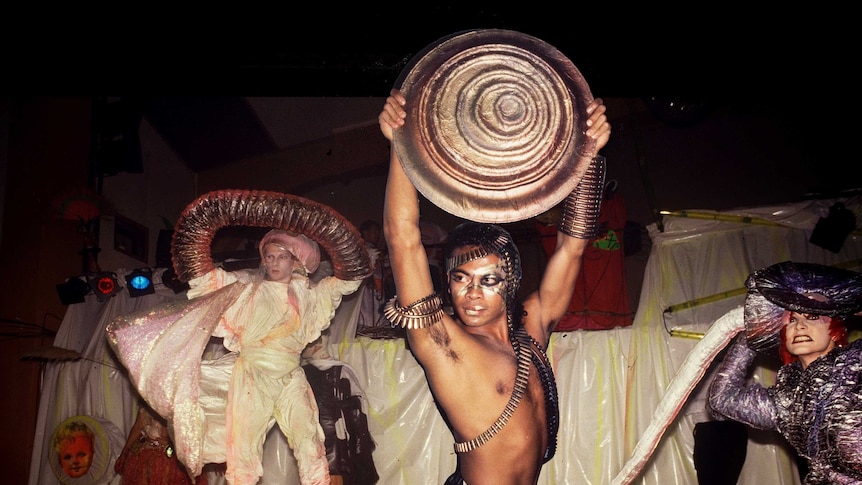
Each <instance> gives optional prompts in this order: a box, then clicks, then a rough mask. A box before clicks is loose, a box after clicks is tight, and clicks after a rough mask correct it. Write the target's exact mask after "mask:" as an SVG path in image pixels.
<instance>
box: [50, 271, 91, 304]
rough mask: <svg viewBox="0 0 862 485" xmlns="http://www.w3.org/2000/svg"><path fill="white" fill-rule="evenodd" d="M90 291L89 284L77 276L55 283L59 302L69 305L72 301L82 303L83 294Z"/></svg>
mask: <svg viewBox="0 0 862 485" xmlns="http://www.w3.org/2000/svg"><path fill="white" fill-rule="evenodd" d="M89 292H90V285H88V284H87V282H86V281H84V280H82V279H81V278H80V277H78V276H72V277H71V278H69V279H67V280H66V281H65V282H63V283H60V284H59V285H57V294H58V295H59V296H60V303H62V304H64V305H71V304H73V303H84V296H86V295H87V293H89Z"/></svg>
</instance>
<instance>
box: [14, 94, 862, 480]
mask: <svg viewBox="0 0 862 485" xmlns="http://www.w3.org/2000/svg"><path fill="white" fill-rule="evenodd" d="M607 104H608V107H609V114H610V116H611V118H612V123H613V126H614V132H613V137H612V141H611V142H610V144H609V145H608V146H607V147H606V148H605V150H604V152H605V155H607V157H608V160H609V169H608V178H609V180H610V179H613V180H616V181H617V182H618V187H619V191H618V193H619V194H620V195H621V196H623V197H624V198H625V200H626V204H627V209H628V213H629V218H630V219H631V220H633V221H636V222H637V223H639V224H640V225H641V226H645V225H647V224H651V223H655V222H657V221H658V220H659V219H658V218H657V216H656V214H657V211H658V210H660V209H666V210H680V209H704V210H708V209H728V208H733V207H741V206H756V205H764V204H773V203H781V202H787V201H796V200H799V199H800V198H802V197H804V196H805V194H808V193H811V192H817V191H828V190H832V189H837V188H848V187H853V185H852V184H857V185H858V180H859V179H858V176H855V175H854V174H855V172H854V170H855V169H854V168H851V166H850V164H835V163H831V162H832V161H833V160H839V159H840V158H839V157H837V156H836V154H835V153H831V152H830V150H835V148H834V147H830V146H819V145H818V146H817V147H816V150H815V147H814V141H817V140H812V139H811V137H810V136H803V135H807V133H808V130H806V129H803V127H805V123H806V122H807V120H806V113H805V112H800V110H799V109H797V107H796V106H791V107H788V108H783V109H778V110H776V109H774V108H775V107H774V106H773V105H769V104H752V105H742V103H737V104H730V105H723V106H721V107H719V108H717V109H716V110H714V111H713V112H712V113H711V114H710V116H709V117H707V118H706V119H704V120H702V121H699V122H697V123H694V124H692V125H691V126H682V127H679V126H670V125H669V124H667V123H666V122H664V121H662V120H661V119H659V118H658V117H657V116H656V115H655V114H654V113H653V112H651V111H650V110H649V109H647V107H646V106H645V105H644V103H643V101H642V100H640V99H608V100H607ZM0 108H3V109H4V110H5V111H4V113H3V116H0V120H3V125H2V126H0V129H3V130H5V133H6V136H5V137H0V141H3V140H5V141H3V143H2V144H0V151H2V152H3V153H2V156H0V159H2V160H4V161H5V170H6V178H5V184H0V186H2V187H3V194H2V195H3V197H2V201H3V209H4V212H3V219H2V240H0V274H2V275H3V277H4V291H3V292H2V293H0V309H2V310H0V318H2V319H3V322H13V323H11V324H9V323H4V326H5V327H7V328H8V329H9V331H10V333H13V334H14V335H13V338H10V339H6V340H2V341H0V356H2V357H0V358H2V359H3V361H2V362H0V364H2V371H0V372H2V375H3V382H4V384H5V386H4V389H5V393H4V396H3V398H2V399H0V413H2V416H3V418H2V419H3V424H4V425H5V429H8V430H9V435H8V439H7V440H4V441H3V444H2V445H0V446H2V448H0V452H2V453H3V454H4V456H6V457H7V458H8V460H7V463H8V467H7V480H8V481H9V483H24V482H25V480H26V474H27V472H28V463H29V460H30V453H31V449H30V448H31V446H32V443H33V437H32V434H33V429H34V424H35V423H34V411H35V409H36V403H37V402H38V392H39V378H40V368H39V364H38V361H33V360H26V361H25V360H22V359H21V357H22V356H23V355H24V354H25V353H27V352H28V351H32V350H34V349H44V348H45V346H49V345H50V343H51V338H50V336H51V334H52V333H53V331H55V330H56V328H57V326H58V325H59V323H60V321H61V319H62V316H63V314H64V312H65V307H63V306H62V304H61V303H60V302H59V299H58V296H57V293H56V287H55V285H56V284H57V283H60V282H62V281H64V280H65V279H66V278H68V277H69V276H71V275H77V274H80V272H81V269H82V268H81V258H80V255H78V254H77V251H78V250H79V249H80V248H81V237H80V234H79V233H77V232H76V231H75V227H74V226H73V225H70V224H68V223H63V222H62V221H59V220H56V219H55V218H53V217H52V216H51V214H50V210H49V209H48V207H49V205H50V201H51V199H52V197H53V195H54V193H55V192H56V191H58V190H60V189H62V188H65V187H67V186H70V185H84V184H86V183H87V169H88V157H89V138H90V115H91V100H90V99H89V98H46V97H41V98H4V102H3V103H0ZM791 108H792V109H791ZM140 135H141V141H142V145H143V156H144V167H145V168H144V173H141V174H127V173H121V174H120V175H117V176H114V177H110V178H107V179H105V180H104V193H105V194H106V195H107V196H108V197H109V198H110V199H112V201H113V202H114V204H115V205H116V206H117V209H118V212H119V213H120V214H122V215H124V216H126V217H128V218H130V219H132V220H134V221H136V222H138V223H140V224H142V225H144V226H146V227H147V228H148V230H149V234H148V242H149V251H148V255H147V258H146V259H147V261H146V263H145V262H144V261H139V260H135V259H134V258H129V257H127V256H126V255H123V254H119V253H116V252H114V251H113V249H112V248H113V236H112V231H111V230H110V224H111V220H110V218H106V219H105V220H104V221H103V231H102V234H101V245H102V247H103V252H102V253H101V254H100V259H99V262H100V264H101V266H102V268H103V269H112V270H113V269H117V268H126V269H131V268H133V267H138V266H144V265H153V264H154V262H155V242H156V238H157V237H158V231H159V230H160V229H162V228H163V227H164V226H163V223H162V220H161V218H162V217H164V218H166V219H168V220H169V221H171V222H175V221H176V218H177V217H178V216H179V214H180V212H181V211H182V210H183V208H184V207H185V206H186V205H187V204H188V203H189V202H191V201H192V200H193V199H194V198H195V197H196V196H197V195H199V194H201V193H203V192H206V191H209V190H215V189H220V188H255V189H268V190H280V191H287V190H296V194H297V195H302V196H307V197H309V198H312V199H314V200H317V201H319V202H322V203H326V204H327V205H330V206H332V207H333V208H335V209H336V210H338V211H340V212H342V213H343V214H344V215H345V216H346V217H348V218H349V219H350V220H352V221H354V222H355V223H357V224H358V223H360V222H361V221H362V220H364V219H365V218H376V219H380V218H381V212H382V196H383V186H384V183H385V166H386V165H385V164H386V157H387V156H388V146H387V145H386V143H385V140H383V139H382V137H381V136H380V134H379V132H378V131H377V130H376V127H373V126H372V127H364V128H359V129H357V130H353V131H348V132H345V133H340V134H338V135H335V136H332V137H329V138H326V139H322V140H318V141H315V142H311V143H308V144H305V145H302V146H298V147H294V148H292V149H290V150H286V151H284V152H283V153H280V154H275V155H273V156H269V157H262V158H261V159H256V160H246V161H242V162H240V163H238V164H236V165H235V166H230V167H223V168H221V169H219V170H217V171H212V172H205V173H200V174H193V173H190V172H189V171H187V170H186V169H185V168H183V167H182V164H180V163H179V162H178V159H177V157H176V154H174V153H173V152H172V151H171V150H170V148H168V147H167V146H165V144H164V143H163V142H162V141H161V140H160V139H159V138H158V136H157V134H156V133H154V131H153V130H152V129H151V128H150V127H149V126H148V125H147V124H143V125H142V126H141V131H140ZM342 169H344V170H345V171H342ZM336 173H340V174H341V175H339V176H333V174H336ZM423 213H424V214H426V216H427V217H429V219H432V220H434V221H435V222H439V223H440V224H441V225H442V226H443V227H444V228H451V227H452V224H453V223H454V222H455V221H454V220H453V219H452V218H451V217H450V216H448V215H447V214H444V213H440V212H439V211H435V208H433V207H430V206H428V207H425V208H423ZM641 236H642V239H643V242H644V244H645V246H644V249H643V250H642V252H641V253H639V254H636V255H633V256H629V257H628V258H626V264H627V278H628V279H629V282H630V283H629V293H630V299H631V300H632V301H633V302H635V303H637V300H638V297H639V295H640V280H641V277H642V274H643V267H644V265H645V263H646V259H647V256H648V252H649V247H648V244H649V241H648V239H647V238H646V231H645V230H644V231H642V234H641ZM528 244H530V242H529V241H526V242H524V245H522V251H523V252H524V253H525V254H530V255H534V256H535V257H536V258H540V256H539V255H540V254H541V252H540V247H539V246H538V244H536V245H535V247H534V248H533V249H530V248H529V246H527V245H528ZM526 259H527V258H525V260H526ZM535 261H536V263H535V264H530V268H531V270H530V271H531V273H530V274H527V275H525V282H526V283H525V284H526V285H529V281H530V280H535V279H536V278H537V277H538V273H539V268H538V265H539V264H540V262H539V261H540V259H536V260H535ZM633 308H634V306H633ZM42 328H44V329H45V332H44V333H42V331H41V330H42Z"/></svg>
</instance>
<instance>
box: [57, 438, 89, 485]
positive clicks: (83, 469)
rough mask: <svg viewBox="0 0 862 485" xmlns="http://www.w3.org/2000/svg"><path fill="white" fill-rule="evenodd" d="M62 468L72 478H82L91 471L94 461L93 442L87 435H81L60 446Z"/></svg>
mask: <svg viewBox="0 0 862 485" xmlns="http://www.w3.org/2000/svg"><path fill="white" fill-rule="evenodd" d="M59 455H60V467H61V468H63V472H64V473H66V475H68V476H70V477H72V478H80V477H83V476H84V475H86V474H87V472H88V471H89V470H90V463H92V461H93V442H92V441H91V440H90V438H89V437H88V436H86V435H83V434H79V435H76V436H75V437H74V438H72V439H70V440H67V441H65V442H64V443H63V444H62V445H61V446H60V451H59Z"/></svg>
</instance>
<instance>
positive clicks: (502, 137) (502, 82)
mask: <svg viewBox="0 0 862 485" xmlns="http://www.w3.org/2000/svg"><path fill="white" fill-rule="evenodd" d="M405 73H406V74H405ZM402 77H403V81H402V82H401V85H400V89H401V92H402V93H403V94H404V96H405V97H406V98H407V113H408V115H407V120H406V123H405V124H404V126H402V127H401V128H399V129H398V130H396V131H395V134H394V147H395V150H396V152H397V154H398V156H399V157H400V159H401V163H402V166H403V167H404V170H405V172H406V173H407V176H408V178H410V181H411V182H412V183H413V185H414V186H415V187H416V189H417V190H418V191H419V192H420V193H422V194H423V195H424V196H425V197H426V198H428V200H429V201H431V202H432V203H434V204H435V205H437V206H438V207H440V208H441V209H443V210H445V211H447V212H449V213H451V214H453V215H456V216H458V217H461V218H464V219H468V220H472V221H478V222H496V223H503V222H514V221H520V220H524V219H528V218H530V217H533V216H536V215H538V214H540V213H542V212H545V211H547V210H548V209H550V208H552V207H554V206H555V205H557V204H558V203H559V202H561V201H562V200H563V199H564V198H565V197H566V196H567V195H568V194H569V193H571V192H572V190H574V188H575V186H576V185H577V184H578V182H579V181H580V180H581V178H582V177H583V175H584V173H585V172H586V170H587V167H588V165H589V158H588V157H581V156H579V153H581V152H582V150H581V148H582V145H583V144H584V142H585V140H584V138H585V137H584V131H585V130H586V125H585V122H586V112H585V110H586V107H587V105H588V104H589V103H590V102H591V101H592V99H593V97H592V94H591V93H590V89H589V86H588V85H587V83H586V81H585V80H584V78H583V76H582V75H581V73H580V71H578V69H577V68H576V67H575V66H574V64H572V62H571V61H570V60H569V59H568V58H566V56H564V55H563V54H562V53H560V52H559V51H558V50H557V49H556V48H554V47H553V46H551V45H549V44H548V43H546V42H544V41H542V40H540V39H537V38H535V37H531V36H529V35H526V34H523V33H520V32H515V31H510V30H500V29H488V30H471V31H466V32H462V33H457V34H454V35H451V36H448V37H445V38H443V39H441V40H439V41H437V42H435V43H434V44H431V45H430V46H428V47H426V48H425V50H423V52H421V53H419V54H417V56H416V57H415V58H414V60H413V61H411V64H410V65H408V66H407V67H406V68H405V70H404V72H402Z"/></svg>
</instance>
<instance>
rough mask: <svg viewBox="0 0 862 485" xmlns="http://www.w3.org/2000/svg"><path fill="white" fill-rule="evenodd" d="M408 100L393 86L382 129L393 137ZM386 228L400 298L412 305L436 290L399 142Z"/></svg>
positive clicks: (392, 154) (388, 189) (385, 211)
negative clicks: (399, 155) (399, 150)
mask: <svg viewBox="0 0 862 485" xmlns="http://www.w3.org/2000/svg"><path fill="white" fill-rule="evenodd" d="M405 105H406V100H405V99H404V96H402V95H401V93H400V92H398V91H397V90H392V92H391V93H390V96H389V97H388V98H387V100H386V105H385V107H384V109H383V111H382V112H381V113H380V116H379V121H380V131H382V132H383V136H385V137H386V138H387V139H388V140H390V141H391V142H393V143H394V141H393V130H395V129H398V128H400V127H401V126H402V125H403V124H404V118H405V117H406V111H405V110H404V106H405ZM383 232H384V234H385V235H386V243H387V244H388V247H389V260H390V264H391V266H392V276H393V278H394V279H395V288H396V293H397V295H398V302H399V303H400V304H401V305H409V304H410V303H413V302H415V301H417V300H419V299H421V298H425V297H427V296H428V295H430V294H431V293H433V292H434V285H433V283H432V280H431V273H430V271H429V268H428V256H427V255H426V254H425V248H424V246H422V234H421V232H420V230H419V194H418V192H417V191H416V188H415V187H414V186H413V183H412V182H410V179H409V178H407V174H406V173H405V172H404V169H403V168H402V166H401V161H400V160H399V158H398V151H397V150H396V149H395V146H392V148H391V150H390V162H389V177H388V179H387V181H386V199H385V202H384V204H383Z"/></svg>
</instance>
